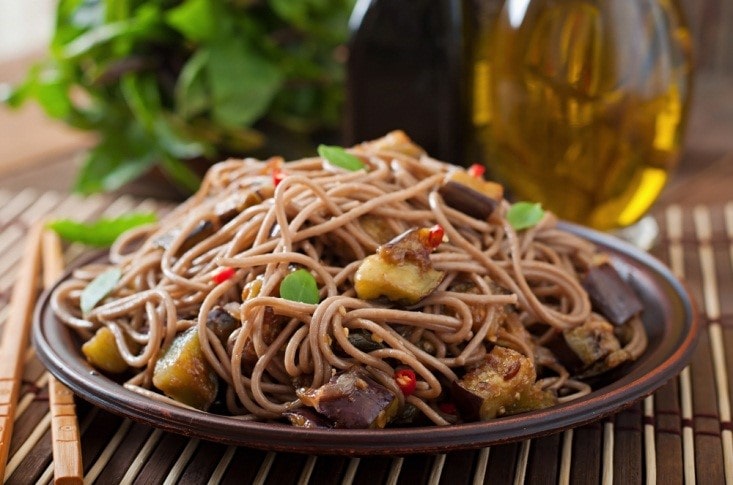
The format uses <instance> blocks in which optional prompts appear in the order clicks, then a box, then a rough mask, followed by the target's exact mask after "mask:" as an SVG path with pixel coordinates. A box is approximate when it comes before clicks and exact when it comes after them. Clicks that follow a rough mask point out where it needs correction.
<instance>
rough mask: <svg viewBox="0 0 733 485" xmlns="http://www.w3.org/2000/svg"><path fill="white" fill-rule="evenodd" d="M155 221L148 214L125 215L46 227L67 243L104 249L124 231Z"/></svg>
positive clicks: (68, 220)
mask: <svg viewBox="0 0 733 485" xmlns="http://www.w3.org/2000/svg"><path fill="white" fill-rule="evenodd" d="M156 220H157V217H156V216H155V214H153V213H152V212H149V213H134V214H126V215H124V216H120V217H117V218H114V219H104V218H103V219H99V220H97V221H95V222H89V223H85V222H78V221H73V220H71V219H59V220H56V221H53V222H50V223H49V224H48V227H49V228H51V229H53V230H54V231H56V233H57V234H58V235H59V236H61V237H62V238H63V239H65V240H67V241H72V242H80V243H83V244H87V245H89V246H98V247H105V246H109V245H111V244H112V243H113V242H114V241H115V239H117V237H118V236H119V235H120V234H122V233H123V232H125V231H126V230H128V229H131V228H133V227H136V226H140V225H142V224H149V223H151V222H155V221H156Z"/></svg>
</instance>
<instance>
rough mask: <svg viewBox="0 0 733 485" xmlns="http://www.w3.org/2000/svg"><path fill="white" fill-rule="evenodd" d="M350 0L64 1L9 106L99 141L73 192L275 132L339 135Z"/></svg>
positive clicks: (174, 175)
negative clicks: (44, 48)
mask: <svg viewBox="0 0 733 485" xmlns="http://www.w3.org/2000/svg"><path fill="white" fill-rule="evenodd" d="M353 2H354V0H179V1H174V0H59V3H58V7H57V11H56V15H57V18H56V27H55V33H54V36H53V38H52V41H51V45H50V48H49V55H48V57H47V59H46V60H45V61H43V62H41V63H39V64H37V65H35V66H34V67H33V68H32V69H31V70H30V72H29V73H28V76H27V78H26V79H25V81H24V82H23V83H22V84H20V85H18V86H15V87H14V88H13V89H12V90H11V91H10V94H9V96H8V97H7V99H6V100H5V101H6V103H8V104H10V105H12V106H18V105H20V104H22V103H23V102H25V101H27V100H29V99H32V100H35V101H36V102H38V103H39V104H40V105H41V106H42V107H43V109H44V110H45V112H46V113H47V114H48V115H49V116H51V117H53V118H56V119H59V120H62V121H64V122H65V123H67V124H69V125H71V126H74V127H76V128H79V129H83V130H90V131H93V132H95V133H97V134H98V136H99V138H98V139H99V141H98V144H97V145H96V146H95V147H94V148H92V149H91V150H90V151H89V153H88V154H87V156H86V159H85V161H84V163H83V165H82V167H81V170H80V172H79V174H78V177H77V181H76V190H78V191H80V192H82V193H91V192H97V191H103V190H114V189H117V188H119V187H120V186H122V185H124V184H126V183H127V182H129V181H131V180H133V179H135V178H137V177H139V176H140V175H142V174H144V173H146V172H147V171H148V170H149V169H150V168H152V167H153V166H158V167H160V168H161V169H162V171H163V172H164V173H165V174H166V175H167V176H168V177H169V178H170V179H171V180H172V181H174V183H176V184H177V185H178V186H179V187H182V188H184V189H185V190H188V191H193V190H195V188H196V187H197V186H198V183H199V179H198V176H197V175H196V174H195V173H194V172H193V171H192V170H191V169H190V167H189V166H188V165H187V163H186V161H189V160H196V159H207V160H212V161H216V160H219V159H222V158H224V157H226V156H229V155H244V154H248V153H250V152H251V151H253V150H256V149H257V148H259V147H261V146H262V144H263V143H264V142H265V136H266V135H265V134H264V133H265V132H267V127H275V128H276V129H279V130H284V131H286V132H290V133H297V134H301V135H303V134H306V135H307V134H309V133H313V132H315V131H317V130H327V129H336V128H338V125H339V119H340V117H341V108H342V104H343V99H344V92H343V89H344V88H343V83H344V72H343V69H344V59H343V58H344V53H343V51H344V48H343V45H344V43H345V41H346V38H347V35H348V27H347V23H348V17H349V15H350V13H351V9H352V7H353Z"/></svg>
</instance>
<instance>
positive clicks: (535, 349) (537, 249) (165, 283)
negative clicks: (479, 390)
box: [52, 133, 643, 424]
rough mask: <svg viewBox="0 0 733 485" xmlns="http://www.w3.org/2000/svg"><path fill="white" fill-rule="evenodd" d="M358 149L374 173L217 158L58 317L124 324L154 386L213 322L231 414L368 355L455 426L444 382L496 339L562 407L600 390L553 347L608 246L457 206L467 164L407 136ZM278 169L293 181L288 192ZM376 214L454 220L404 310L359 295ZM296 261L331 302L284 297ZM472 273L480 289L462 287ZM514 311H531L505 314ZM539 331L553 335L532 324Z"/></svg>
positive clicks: (372, 366)
mask: <svg viewBox="0 0 733 485" xmlns="http://www.w3.org/2000/svg"><path fill="white" fill-rule="evenodd" d="M350 151H351V152H352V153H354V154H358V155H359V156H360V157H361V158H362V159H363V160H365V161H366V164H367V170H358V171H348V170H345V169H343V168H340V167H337V166H333V165H331V164H329V163H328V162H327V161H326V160H324V159H321V158H319V157H314V158H308V159H303V160H299V161H293V162H287V163H283V162H282V160H279V159H271V160H269V161H257V160H252V159H246V160H229V161H225V162H222V163H219V164H217V165H215V166H213V167H212V168H211V169H210V170H209V172H208V173H207V175H206V177H205V180H204V181H203V184H202V187H201V188H200V190H199V191H198V192H197V193H196V194H195V195H194V196H193V197H192V198H190V199H189V200H188V201H186V202H185V203H183V204H182V205H181V206H179V207H178V208H177V209H175V210H174V211H172V212H171V213H170V214H168V215H167V216H165V217H164V218H163V219H162V220H161V221H160V222H159V223H157V224H155V225H153V226H152V227H151V226H148V227H145V228H142V229H137V230H133V231H130V232H128V233H127V234H125V235H124V236H123V237H122V238H120V239H119V240H118V241H117V242H116V243H115V245H114V246H113V247H112V249H111V251H110V258H111V265H116V266H118V267H119V268H121V270H122V278H121V280H120V281H119V282H118V283H117V285H116V287H115V289H114V290H113V291H112V293H111V294H110V295H109V296H108V297H107V298H105V300H104V301H103V302H101V303H100V304H99V305H97V306H96V308H94V309H93V310H92V311H91V312H90V313H88V314H87V315H83V316H82V313H81V311H80V309H79V305H80V303H79V299H80V298H79V297H80V293H81V291H82V290H83V288H84V287H85V286H86V285H87V284H88V283H89V281H91V280H92V279H93V278H94V277H95V276H96V275H98V274H99V273H101V272H102V271H104V270H106V269H108V268H109V266H108V265H99V264H97V265H92V266H89V267H86V268H82V269H80V270H77V271H76V272H75V274H74V275H73V277H72V278H71V279H70V280H68V281H67V282H65V283H64V284H62V285H61V286H60V287H59V288H58V289H57V291H56V292H55V294H54V296H53V298H52V305H53V307H54V310H55V312H56V314H57V315H58V317H59V318H60V319H61V320H63V321H64V322H65V323H66V324H68V325H69V326H71V327H73V328H75V329H77V330H78V331H79V333H81V334H82V335H84V336H86V337H90V336H91V335H92V334H93V332H94V331H95V329H97V328H99V327H100V326H107V327H109V328H110V330H112V332H113V334H114V335H115V337H116V342H117V345H118V347H119V349H120V352H121V354H122V357H123V358H124V360H125V361H126V362H127V363H128V364H129V365H130V366H132V367H133V368H134V369H137V370H138V371H139V372H138V373H137V374H136V375H135V377H133V378H132V379H131V380H130V381H129V382H128V385H130V386H134V387H136V388H147V389H150V388H152V384H151V380H152V372H153V368H154V365H155V362H156V359H157V358H158V357H159V356H160V354H161V352H162V351H163V349H165V348H166V347H167V346H168V345H169V344H170V343H171V342H172V340H173V339H174V337H175V336H176V334H178V333H180V332H183V331H184V330H186V329H188V328H190V327H192V326H198V332H199V339H200V343H201V346H202V348H203V352H204V354H205V356H206V359H207V360H208V361H209V363H210V364H211V366H212V368H213V369H214V370H215V371H216V373H217V374H218V375H219V376H220V378H221V380H222V381H223V382H224V383H226V406H227V407H228V410H229V412H231V413H232V414H234V415H241V416H244V417H248V418H249V417H251V418H256V419H273V418H278V417H280V416H282V413H283V412H285V411H287V410H288V409H291V408H292V407H293V406H295V405H296V404H298V401H297V397H296V394H295V390H296V388H297V387H314V388H315V387H318V386H320V385H322V384H324V383H326V382H328V381H329V379H330V378H331V376H332V375H333V374H334V373H336V372H337V371H340V370H344V369H349V368H351V367H352V366H354V365H355V364H358V365H361V366H363V367H364V368H366V369H367V371H368V372H369V373H370V374H371V376H372V377H373V378H374V379H375V380H376V381H378V382H379V383H381V384H382V385H384V386H385V387H387V388H388V389H390V390H391V391H392V392H394V394H395V395H396V396H397V397H398V398H399V399H400V401H401V403H403V402H405V400H406V401H407V402H409V403H411V404H413V405H415V406H417V407H418V408H419V409H420V410H421V411H422V412H423V413H424V414H425V415H426V416H427V417H428V418H429V419H430V420H432V421H433V422H435V423H437V424H447V423H448V421H447V420H446V417H445V415H443V414H442V413H441V412H440V411H439V410H438V408H437V406H436V401H437V399H438V398H439V397H440V396H441V393H442V392H443V387H445V385H446V384H445V383H447V382H451V381H453V380H454V379H456V377H457V376H459V375H461V374H462V373H463V372H464V370H465V369H466V368H468V367H470V366H471V365H472V364H476V363H478V362H480V361H481V360H482V359H483V357H484V356H485V355H486V353H487V351H488V350H490V348H491V346H492V345H494V343H500V344H501V345H503V346H506V347H509V348H512V349H515V350H517V351H519V352H521V353H522V354H524V355H527V356H530V357H531V358H532V359H533V361H534V362H535V365H537V366H543V367H544V368H545V369H549V377H547V376H545V377H543V378H542V382H541V385H542V386H543V388H546V389H553V390H555V391H556V392H557V394H558V396H560V401H563V400H566V399H572V398H576V397H578V396H580V395H583V394H584V393H587V392H589V390H590V388H589V386H587V385H586V384H584V383H582V382H579V381H577V380H574V379H572V377H571V376H570V375H569V373H568V372H567V371H566V370H565V369H564V368H562V366H561V365H560V364H559V363H558V362H557V360H556V359H554V358H553V356H552V355H548V353H549V352H548V351H547V349H546V348H544V347H542V343H543V339H547V338H549V336H550V334H552V333H555V332H556V331H560V330H563V329H568V328H572V327H575V326H577V325H579V324H581V323H583V322H585V321H586V320H587V319H589V318H590V317H591V316H592V312H591V304H590V303H589V299H588V296H587V294H586V292H585V290H584V289H583V288H582V286H581V284H580V283H579V275H580V274H582V273H583V272H584V271H585V270H586V269H587V268H588V266H589V265H590V264H591V262H592V260H593V258H594V257H596V253H597V249H596V248H595V247H594V245H593V244H591V243H589V242H587V241H585V240H583V239H580V238H578V237H576V236H574V235H572V234H570V233H568V232H565V231H562V230H560V229H558V228H557V227H556V221H555V219H554V217H553V216H552V215H551V214H546V215H545V217H544V218H543V220H542V221H541V222H540V223H539V224H537V225H536V226H535V227H532V228H530V229H527V230H523V231H519V232H518V231H515V230H514V229H513V228H512V227H511V225H510V224H509V223H508V222H507V220H506V219H505V214H506V211H507V209H508V207H509V204H508V203H507V202H506V201H502V202H501V203H500V205H499V206H498V208H497V209H496V210H495V211H494V213H493V214H492V216H491V217H490V218H488V220H478V219H475V218H472V217H470V216H468V215H466V214H464V213H462V212H459V211H457V210H455V209H454V208H452V207H450V206H449V205H447V204H446V203H445V201H444V200H443V199H442V197H441V196H440V194H439V193H438V189H439V188H440V186H441V184H442V182H443V180H444V178H445V176H446V174H447V173H448V172H449V171H451V170H456V169H457V167H454V166H452V165H448V164H445V163H442V162H439V161H436V160H434V159H431V158H430V157H428V156H427V155H426V154H424V153H423V152H422V150H421V149H420V148H419V147H417V146H415V145H413V144H412V143H411V142H410V140H409V139H407V137H405V136H404V135H403V134H401V133H392V134H390V135H388V136H387V137H385V138H383V139H380V140H376V141H374V142H370V143H364V144H362V145H358V146H356V147H354V148H352V149H351V150H350ZM273 170H282V172H283V173H284V174H285V175H286V176H285V177H284V178H283V179H282V181H281V182H279V184H277V187H276V188H274V187H273V182H272V173H273ZM268 190H269V191H270V192H271V193H272V196H271V197H264V199H263V200H262V201H261V202H260V203H257V204H254V205H252V206H250V207H248V208H246V209H245V210H243V211H242V212H241V213H238V214H237V215H236V216H235V217H234V218H233V219H231V220H229V221H228V222H226V223H225V224H224V225H223V226H222V227H220V228H218V230H217V231H215V232H214V233H213V234H211V235H209V236H208V237H206V238H204V239H203V240H200V241H198V242H196V243H195V244H193V245H191V247H187V248H186V249H185V250H181V248H182V246H183V245H184V244H185V241H186V237H187V236H188V235H190V234H191V233H192V231H195V229H196V227H197V226H198V225H200V223H201V222H202V221H206V220H215V219H216V217H215V215H214V214H216V211H217V210H219V211H220V210H221V208H222V206H226V205H227V204H229V205H232V204H233V203H234V202H236V201H237V200H242V198H243V197H247V196H249V195H251V194H252V193H253V192H257V191H259V193H260V194H261V193H266V192H267V191H268ZM273 191H274V192H273ZM233 201H234V202H233ZM374 221H380V224H381V225H382V227H386V228H389V231H388V232H389V235H390V237H391V236H395V235H398V234H400V233H402V232H404V231H406V230H408V229H410V228H412V227H430V226H433V225H434V224H440V225H441V226H442V227H443V228H444V230H445V236H446V242H443V243H442V244H441V245H440V246H439V247H438V248H437V250H436V251H435V252H434V253H433V254H432V255H431V261H432V264H433V266H434V268H435V269H438V270H441V271H444V272H445V278H444V279H443V281H442V283H441V284H440V286H439V287H438V288H437V290H435V291H434V292H433V293H432V294H430V295H429V296H428V297H426V298H424V299H423V300H421V301H420V302H419V303H417V304H415V305H413V306H409V307H405V306H400V305H397V304H393V303H390V302H388V301H386V300H384V301H383V300H374V301H364V300H361V299H359V298H357V296H356V294H355V291H354V285H353V277H354V273H355V271H356V269H357V268H358V266H359V264H360V262H361V260H362V259H363V258H365V257H366V256H368V255H371V254H374V253H375V251H376V250H377V248H378V247H379V245H380V244H382V243H384V242H385V241H384V240H381V241H378V240H375V238H374V236H373V232H374V231H371V232H370V231H367V230H365V225H366V224H372V223H373V222H374ZM166 238H167V239H166ZM162 240H166V241H167V243H166V244H161V243H160V242H161V241H162ZM293 266H295V267H300V268H305V269H307V270H308V271H309V272H311V273H312V275H313V276H314V277H315V279H316V281H317V284H318V288H319V291H320V302H319V303H318V304H306V303H300V302H296V301H289V300H286V299H284V298H280V297H279V296H278V288H279V284H280V282H281V281H282V279H283V277H284V276H285V275H286V274H288V272H289V271H291V269H292V267H293ZM222 267H231V268H234V269H236V273H235V274H234V276H233V277H232V278H230V279H228V280H226V281H224V282H223V283H220V284H217V283H216V282H214V281H212V277H213V276H214V275H216V274H217V272H218V271H220V269H221V268H222ZM258 277H259V278H261V280H262V282H263V283H262V288H261V290H260V292H259V294H258V295H257V296H255V297H252V298H249V299H247V300H246V301H245V302H244V303H242V289H243V288H244V286H245V285H246V284H247V283H248V282H251V281H253V280H254V279H255V278H258ZM466 282H468V284H469V285H470V286H471V287H472V288H473V291H471V292H462V291H460V289H459V288H460V287H461V284H463V286H464V287H465V284H466ZM224 305H228V306H227V308H229V309H231V308H236V311H238V312H239V318H240V320H241V322H242V323H241V327H240V328H238V329H237V330H235V331H234V333H233V334H232V335H231V337H230V339H229V342H228V345H224V344H222V343H221V342H220V341H219V340H218V339H217V338H216V337H214V336H213V335H212V334H211V332H210V331H209V330H207V326H206V319H207V315H208V313H209V312H210V311H211V309H212V308H214V307H215V306H224ZM233 305H234V307H233ZM507 308H509V309H510V310H507ZM266 312H273V313H274V314H275V315H283V316H286V317H287V319H286V322H287V323H286V324H285V325H284V327H283V328H282V331H281V332H280V333H279V334H278V335H277V336H276V338H274V341H271V343H270V344H269V345H268V344H267V343H266V341H267V338H265V337H264V336H263V328H262V323H263V321H264V318H265V314H266ZM507 313H511V314H512V315H515V316H516V318H505V317H504V316H505V315H506V314H507ZM500 316H501V317H500ZM537 323H540V324H541V325H535V324H537ZM535 327H536V328H540V329H542V330H541V332H540V333H536V334H535V333H531V332H530V331H529V330H528V329H530V328H535ZM359 329H363V330H366V331H367V332H368V333H369V334H371V335H372V339H374V340H377V341H379V342H381V343H382V345H383V348H379V349H376V350H373V351H370V352H365V351H361V350H359V349H358V348H356V347H355V346H354V345H352V344H351V342H350V341H349V340H348V338H347V335H348V332H354V331H358V330H359ZM270 340H272V339H270ZM632 340H640V339H632ZM131 342H134V343H135V344H136V345H131ZM248 343H249V345H250V346H251V347H253V348H254V351H255V352H256V354H257V360H256V364H254V366H253V367H251V368H250V369H248V368H247V366H242V353H243V349H244V348H245V346H246V345H247V344H248ZM633 345H636V344H633V343H632V346H633ZM637 346H638V345H637ZM132 349H136V350H135V351H133V350H132ZM138 349H139V350H138ZM642 350H643V349H642ZM636 351H637V352H639V349H636ZM397 366H407V367H409V368H411V369H413V370H414V371H415V373H416V375H417V379H418V382H417V388H416V390H415V391H414V393H413V394H412V395H410V396H409V397H407V398H404V397H403V395H402V393H401V392H400V390H399V388H398V387H397V385H396V383H395V381H394V379H393V373H394V369H395V368H396V367H397Z"/></svg>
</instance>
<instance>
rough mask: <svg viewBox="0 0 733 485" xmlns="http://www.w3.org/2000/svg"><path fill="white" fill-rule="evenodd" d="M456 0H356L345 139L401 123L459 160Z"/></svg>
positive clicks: (435, 152)
mask: <svg viewBox="0 0 733 485" xmlns="http://www.w3.org/2000/svg"><path fill="white" fill-rule="evenodd" d="M461 14H462V10H461V1H460V0H410V1H405V0H358V1H357V2H356V5H355V7H354V12H353V14H352V17H351V21H350V28H351V31H352V37H351V40H350V42H349V58H348V62H347V71H348V76H347V86H348V89H347V110H348V114H349V115H348V117H347V118H348V121H347V126H346V130H345V131H346V138H347V140H346V142H347V143H358V142H361V141H364V140H369V139H374V138H378V137H380V136H383V135H385V134H386V133H387V132H388V131H391V130H395V129H400V130H403V131H405V132H406V133H407V134H408V135H409V136H410V137H411V138H412V139H413V140H415V141H416V142H417V143H419V144H420V145H422V146H423V148H425V149H426V150H427V152H428V153H430V154H431V155H432V156H434V157H437V158H441V159H443V160H446V161H454V160H458V157H459V153H460V149H461V146H460V131H461V125H460V124H459V123H458V121H459V120H460V119H461V118H462V116H461V114H460V113H461V106H462V102H461V99H462V96H463V92H462V89H461V81H462V59H463V55H462V48H463V40H462V39H463V37H462V34H461Z"/></svg>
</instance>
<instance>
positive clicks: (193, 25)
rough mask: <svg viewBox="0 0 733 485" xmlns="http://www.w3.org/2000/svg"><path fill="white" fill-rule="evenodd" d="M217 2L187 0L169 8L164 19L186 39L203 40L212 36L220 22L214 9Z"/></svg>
mask: <svg viewBox="0 0 733 485" xmlns="http://www.w3.org/2000/svg"><path fill="white" fill-rule="evenodd" d="M216 4H217V2H211V1H210V0H187V1H186V2H183V3H181V4H180V5H178V6H176V7H174V8H172V9H170V10H169V11H168V12H167V13H166V15H165V19H166V21H167V22H168V24H169V25H170V26H171V27H173V28H174V29H176V30H177V31H179V32H180V33H181V34H183V35H184V36H185V37H186V38H187V39H189V40H192V41H196V42H203V41H206V40H208V39H211V38H212V37H214V36H215V35H216V34H217V32H218V29H219V25H218V24H220V22H219V21H218V20H219V19H218V18H217V17H219V16H218V15H217V13H218V12H217V11H216V8H215V7H216V6H217V5H216Z"/></svg>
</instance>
